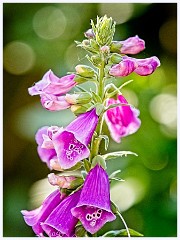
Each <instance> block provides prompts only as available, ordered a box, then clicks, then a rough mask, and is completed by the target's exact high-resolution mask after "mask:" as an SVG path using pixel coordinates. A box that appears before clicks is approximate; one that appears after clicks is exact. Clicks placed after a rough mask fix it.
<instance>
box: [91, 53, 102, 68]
mask: <svg viewBox="0 0 180 240" xmlns="http://www.w3.org/2000/svg"><path fill="white" fill-rule="evenodd" d="M91 62H92V64H93V65H94V66H96V67H98V66H100V65H101V62H102V59H101V57H100V56H98V55H93V56H92V57H91Z"/></svg>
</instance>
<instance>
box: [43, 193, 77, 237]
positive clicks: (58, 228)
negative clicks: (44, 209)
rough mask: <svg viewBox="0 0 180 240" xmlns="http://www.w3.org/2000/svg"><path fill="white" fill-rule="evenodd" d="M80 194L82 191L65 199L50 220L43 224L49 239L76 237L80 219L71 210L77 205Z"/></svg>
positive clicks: (49, 217)
mask: <svg viewBox="0 0 180 240" xmlns="http://www.w3.org/2000/svg"><path fill="white" fill-rule="evenodd" d="M80 193H81V190H78V191H76V192H75V193H73V194H71V195H69V196H68V197H66V198H65V199H63V200H62V201H61V202H60V203H59V204H58V206H57V207H56V208H55V209H54V210H53V211H52V212H51V214H50V215H49V216H48V218H46V220H45V221H43V222H42V223H41V227H42V228H43V230H44V231H45V233H46V234H47V235H48V236H49V237H72V236H74V230H75V225H76V224H77V222H78V219H77V218H75V217H74V216H73V215H72V213H71V209H72V208H74V207H75V206H76V205H77V203H78V201H79V196H80Z"/></svg>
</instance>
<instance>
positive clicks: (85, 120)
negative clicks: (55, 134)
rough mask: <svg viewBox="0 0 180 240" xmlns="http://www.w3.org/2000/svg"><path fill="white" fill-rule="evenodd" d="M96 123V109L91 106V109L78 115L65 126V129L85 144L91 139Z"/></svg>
mask: <svg viewBox="0 0 180 240" xmlns="http://www.w3.org/2000/svg"><path fill="white" fill-rule="evenodd" d="M97 124H98V116H97V114H96V109H95V108H93V109H92V110H91V111H89V112H85V113H83V114H81V115H79V116H78V117H77V118H76V119H75V120H74V121H72V122H71V123H70V124H69V125H68V126H67V127H66V130H67V131H69V132H72V133H74V135H75V137H76V138H77V139H78V140H79V141H80V142H82V143H84V144H86V145H87V144H89V143H90V141H91V138H92V135H93V133H94V131H95V129H96V126H97Z"/></svg>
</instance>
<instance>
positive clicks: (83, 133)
mask: <svg viewBox="0 0 180 240" xmlns="http://www.w3.org/2000/svg"><path fill="white" fill-rule="evenodd" d="M97 123H98V116H97V114H96V109H92V110H91V111H89V112H86V113H83V114H81V115H79V116H78V117H77V118H76V119H75V120H74V121H72V122H71V123H70V124H69V125H68V126H67V127H66V128H65V129H64V130H63V131H61V132H58V133H56V134H55V135H53V137H52V142H53V145H54V148H55V151H56V153H57V157H58V160H59V164H60V166H61V167H62V168H63V169H68V168H71V167H73V166H74V165H75V164H76V163H77V162H79V161H81V160H82V159H84V158H87V157H88V156H89V154H90V152H89V149H88V147H87V145H88V144H89V143H90V141H91V138H92V135H93V133H94V131H95V129H96V126H97Z"/></svg>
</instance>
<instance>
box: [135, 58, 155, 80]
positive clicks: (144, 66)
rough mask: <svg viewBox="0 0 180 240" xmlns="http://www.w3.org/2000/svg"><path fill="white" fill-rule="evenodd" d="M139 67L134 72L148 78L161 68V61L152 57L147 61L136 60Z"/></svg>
mask: <svg viewBox="0 0 180 240" xmlns="http://www.w3.org/2000/svg"><path fill="white" fill-rule="evenodd" d="M136 62H137V64H138V67H137V68H136V69H135V71H134V72H136V73H137V74H139V75H141V76H147V75H150V74H152V73H153V72H154V71H155V70H156V68H157V67H159V66H160V61H159V59H158V58H157V57H150V58H146V59H136Z"/></svg>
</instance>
